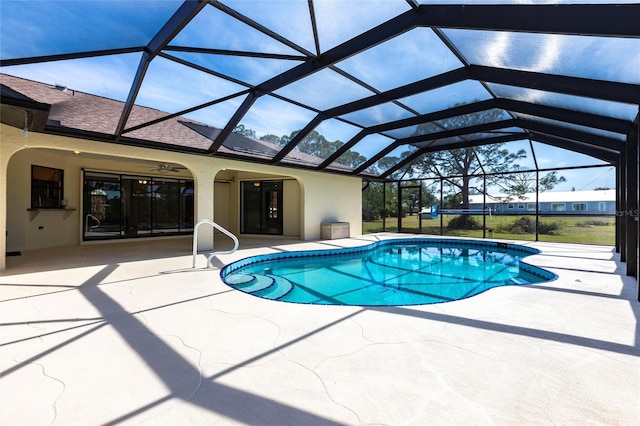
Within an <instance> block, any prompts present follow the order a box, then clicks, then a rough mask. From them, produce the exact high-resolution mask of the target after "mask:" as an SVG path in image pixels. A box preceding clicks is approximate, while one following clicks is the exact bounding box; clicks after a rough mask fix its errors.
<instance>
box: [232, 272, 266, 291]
mask: <svg viewBox="0 0 640 426" xmlns="http://www.w3.org/2000/svg"><path fill="white" fill-rule="evenodd" d="M251 276H252V277H253V280H250V281H247V282H245V283H242V284H237V285H234V287H235V288H237V289H238V290H242V291H244V292H245V293H255V292H256V291H260V290H264V289H266V288H269V287H271V286H272V285H273V284H274V282H275V280H274V279H273V277H269V276H267V275H260V274H255V275H254V274H251Z"/></svg>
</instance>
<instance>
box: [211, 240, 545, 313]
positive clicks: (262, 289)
mask: <svg viewBox="0 0 640 426" xmlns="http://www.w3.org/2000/svg"><path fill="white" fill-rule="evenodd" d="M536 253H539V251H538V250H536V249H533V248H529V247H524V246H519V245H515V244H506V243H496V242H483V241H466V240H465V241H460V240H446V239H432V238H411V239H394V240H386V241H379V242H376V243H373V244H370V245H367V246H364V247H358V248H349V249H335V250H314V251H299V252H289V253H278V254H268V255H260V256H254V257H250V258H247V259H243V260H240V261H238V262H234V263H232V264H230V265H228V266H226V267H225V268H224V269H222V271H221V272H220V275H221V277H222V280H223V281H224V282H225V283H226V284H227V285H229V286H231V287H232V288H235V289H238V290H240V291H243V292H245V293H249V294H252V295H254V296H259V297H262V298H265V299H273V300H280V301H285V302H294V303H312V304H322V305H354V306H391V305H393V306H399V305H422V304H430V303H442V302H449V301H452V300H459V299H464V298H466V297H471V296H474V295H476V294H479V293H482V292H483V291H486V290H488V289H490V288H493V287H498V286H504V285H523V284H532V283H540V282H546V281H551V280H553V279H555V278H556V276H555V274H553V273H551V272H548V271H545V270H544V269H541V268H538V267H535V266H531V265H528V264H526V263H524V262H522V261H521V259H522V258H524V257H526V256H528V255H531V254H536Z"/></svg>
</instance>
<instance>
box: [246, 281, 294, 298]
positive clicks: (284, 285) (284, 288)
mask: <svg viewBox="0 0 640 426" xmlns="http://www.w3.org/2000/svg"><path fill="white" fill-rule="evenodd" d="M270 278H272V279H273V281H274V283H273V285H272V286H271V287H268V288H266V289H264V290H258V291H254V292H252V293H253V294H255V295H256V296H260V297H264V298H265V299H272V300H278V299H281V298H283V297H284V296H286V295H287V294H289V292H290V291H291V290H293V284H291V281H289V280H288V279H286V278H283V277H276V276H270Z"/></svg>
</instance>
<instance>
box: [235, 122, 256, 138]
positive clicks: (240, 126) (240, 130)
mask: <svg viewBox="0 0 640 426" xmlns="http://www.w3.org/2000/svg"><path fill="white" fill-rule="evenodd" d="M233 131H234V132H235V133H239V134H241V135H243V136H248V137H250V138H255V137H256V132H255V130H252V129H248V128H246V127H245V126H244V124H238V125H237V126H236V128H235V129H233Z"/></svg>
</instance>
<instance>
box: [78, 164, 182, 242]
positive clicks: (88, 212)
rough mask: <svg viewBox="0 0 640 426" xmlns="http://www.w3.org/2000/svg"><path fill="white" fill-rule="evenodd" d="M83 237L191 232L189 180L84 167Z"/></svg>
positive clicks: (86, 239) (121, 236) (119, 236)
mask: <svg viewBox="0 0 640 426" xmlns="http://www.w3.org/2000/svg"><path fill="white" fill-rule="evenodd" d="M83 218H84V220H83V225H84V233H83V239H84V240H85V241H88V240H101V239H102V240H104V239H110V238H133V237H141V236H144V237H152V236H156V235H172V234H175V235H179V234H188V233H191V232H193V218H194V190H193V181H191V180H186V179H178V178H176V179H171V178H166V177H151V176H130V175H120V174H113V173H104V172H92V171H85V173H84V185H83Z"/></svg>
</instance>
